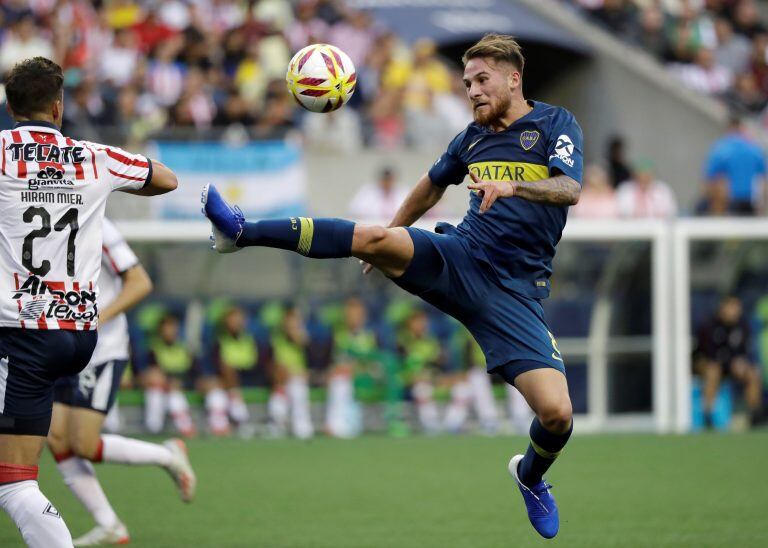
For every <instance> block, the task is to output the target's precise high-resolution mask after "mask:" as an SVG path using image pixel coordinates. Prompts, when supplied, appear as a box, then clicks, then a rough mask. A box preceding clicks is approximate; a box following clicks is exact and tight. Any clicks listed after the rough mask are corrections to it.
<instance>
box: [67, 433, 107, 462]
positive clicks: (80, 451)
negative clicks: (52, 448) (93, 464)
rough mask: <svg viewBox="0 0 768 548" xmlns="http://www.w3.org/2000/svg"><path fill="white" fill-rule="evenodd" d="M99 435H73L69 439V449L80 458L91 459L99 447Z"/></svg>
mask: <svg viewBox="0 0 768 548" xmlns="http://www.w3.org/2000/svg"><path fill="white" fill-rule="evenodd" d="M99 439H100V438H99V436H98V435H97V436H92V435H75V436H73V437H72V439H70V440H69V444H70V450H71V451H72V453H74V454H75V455H77V456H78V457H80V458H83V459H87V460H93V459H94V458H96V453H97V452H98V449H99Z"/></svg>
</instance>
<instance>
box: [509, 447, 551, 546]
mask: <svg viewBox="0 0 768 548" xmlns="http://www.w3.org/2000/svg"><path fill="white" fill-rule="evenodd" d="M521 460H523V455H515V456H514V457H512V460H510V461H509V473H510V474H512V477H513V478H515V481H516V482H517V487H518V488H519V489H520V493H522V495H523V500H524V501H525V507H526V509H527V510H528V519H529V520H530V522H531V525H533V528H534V529H536V532H537V533H539V534H540V535H541V536H542V537H544V538H553V537H554V536H555V535H557V531H558V530H559V529H560V516H559V515H558V513H557V504H556V503H555V499H554V498H553V497H552V495H551V494H550V492H549V489H550V488H551V487H552V486H551V485H548V484H547V483H546V482H544V481H543V480H542V481H540V482H539V483H537V484H536V485H535V486H533V487H532V488H528V487H526V486H525V485H523V482H522V481H520V478H519V477H518V476H517V465H518V464H519V463H520V461H521Z"/></svg>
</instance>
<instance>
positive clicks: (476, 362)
mask: <svg viewBox="0 0 768 548" xmlns="http://www.w3.org/2000/svg"><path fill="white" fill-rule="evenodd" d="M452 342H453V343H454V345H455V346H456V347H457V348H456V351H457V354H458V360H459V369H460V371H459V372H458V373H457V374H455V375H452V378H451V379H450V380H451V401H450V403H449V404H448V409H447V410H446V412H445V428H446V430H447V431H449V432H461V431H462V430H464V428H465V426H466V421H467V418H468V415H469V410H470V407H471V408H472V409H473V410H474V412H475V414H476V415H477V419H478V422H479V423H480V428H481V429H482V431H483V432H484V433H486V434H494V433H496V431H497V429H498V427H499V412H498V409H496V400H495V399H494V396H493V389H492V387H491V376H490V375H488V373H487V370H486V364H485V355H484V354H483V351H482V349H481V348H480V345H479V344H477V342H476V341H475V339H474V337H472V335H471V334H470V333H469V331H467V330H466V329H464V328H459V329H458V330H457V331H456V333H455V335H454V340H453V341H452ZM529 424H530V421H529Z"/></svg>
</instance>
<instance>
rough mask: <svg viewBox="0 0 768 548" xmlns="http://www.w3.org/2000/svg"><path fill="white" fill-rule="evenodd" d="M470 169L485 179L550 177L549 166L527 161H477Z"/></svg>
mask: <svg viewBox="0 0 768 548" xmlns="http://www.w3.org/2000/svg"><path fill="white" fill-rule="evenodd" d="M468 167H469V171H471V172H472V173H474V174H475V175H477V176H478V177H480V178H481V179H482V180H483V181H540V180H542V179H546V178H547V177H549V168H548V167H547V166H543V165H541V164H529V163H526V162H475V163H473V164H469V166H468Z"/></svg>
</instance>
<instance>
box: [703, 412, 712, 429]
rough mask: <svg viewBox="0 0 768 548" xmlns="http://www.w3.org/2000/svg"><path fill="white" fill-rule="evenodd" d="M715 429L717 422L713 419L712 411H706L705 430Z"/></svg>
mask: <svg viewBox="0 0 768 548" xmlns="http://www.w3.org/2000/svg"><path fill="white" fill-rule="evenodd" d="M714 427H715V421H714V419H713V418H712V411H704V428H706V429H707V430H710V429H712V428H714Z"/></svg>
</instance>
